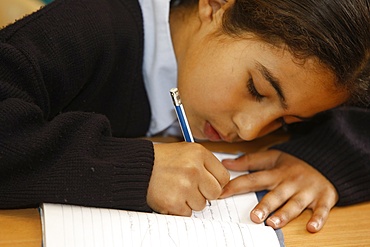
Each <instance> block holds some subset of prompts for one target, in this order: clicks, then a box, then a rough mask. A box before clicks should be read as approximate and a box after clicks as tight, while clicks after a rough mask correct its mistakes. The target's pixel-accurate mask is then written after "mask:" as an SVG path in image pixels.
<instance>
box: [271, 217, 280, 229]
mask: <svg viewBox="0 0 370 247" xmlns="http://www.w3.org/2000/svg"><path fill="white" fill-rule="evenodd" d="M268 220H269V221H271V222H272V223H273V224H274V225H275V227H278V226H279V225H280V223H281V220H280V218H279V217H274V216H272V217H270V218H269V219H268Z"/></svg>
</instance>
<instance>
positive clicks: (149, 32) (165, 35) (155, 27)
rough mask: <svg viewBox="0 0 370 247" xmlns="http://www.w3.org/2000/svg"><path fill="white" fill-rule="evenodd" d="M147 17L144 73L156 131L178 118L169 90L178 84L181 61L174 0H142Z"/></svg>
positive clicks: (152, 125)
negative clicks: (173, 37)
mask: <svg viewBox="0 0 370 247" xmlns="http://www.w3.org/2000/svg"><path fill="white" fill-rule="evenodd" d="M139 3H140V6H141V9H142V12H143V19H144V62H143V75H144V83H145V88H146V91H147V94H148V97H149V102H150V107H151V112H152V119H151V122H150V127H149V130H148V132H147V135H148V136H151V135H154V134H156V133H159V132H161V131H163V130H164V129H166V128H168V127H169V126H170V125H171V124H172V123H173V122H174V121H175V120H176V115H175V112H174V108H173V104H172V100H171V97H170V93H169V90H170V89H171V88H173V87H176V85H177V63H176V57H175V52H174V49H173V45H172V40H171V33H170V25H169V13H170V0H139Z"/></svg>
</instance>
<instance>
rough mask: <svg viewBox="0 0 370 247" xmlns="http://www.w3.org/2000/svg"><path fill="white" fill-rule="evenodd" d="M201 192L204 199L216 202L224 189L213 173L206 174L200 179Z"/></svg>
mask: <svg viewBox="0 0 370 247" xmlns="http://www.w3.org/2000/svg"><path fill="white" fill-rule="evenodd" d="M199 191H200V193H201V194H202V195H203V197H204V198H206V199H209V200H215V199H217V198H219V196H220V195H221V193H222V187H221V185H220V184H219V182H218V181H217V179H216V178H215V177H214V176H213V175H212V174H211V173H209V172H206V173H204V174H203V175H202V177H201V178H200V181H199Z"/></svg>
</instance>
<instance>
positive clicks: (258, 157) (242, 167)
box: [222, 149, 282, 171]
mask: <svg viewBox="0 0 370 247" xmlns="http://www.w3.org/2000/svg"><path fill="white" fill-rule="evenodd" d="M281 153H282V152H281V151H279V150H274V149H271V150H267V151H262V152H256V153H250V154H245V155H242V156H240V157H238V158H236V159H224V160H222V164H223V165H224V166H225V167H226V168H227V169H228V170H232V171H255V170H266V169H270V168H272V167H274V166H275V164H276V161H277V160H278V158H279V157H280V155H281Z"/></svg>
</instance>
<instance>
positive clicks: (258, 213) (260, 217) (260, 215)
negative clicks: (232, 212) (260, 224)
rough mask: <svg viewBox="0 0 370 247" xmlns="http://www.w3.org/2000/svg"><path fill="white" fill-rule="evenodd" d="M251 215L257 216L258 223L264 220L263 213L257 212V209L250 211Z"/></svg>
mask: <svg viewBox="0 0 370 247" xmlns="http://www.w3.org/2000/svg"><path fill="white" fill-rule="evenodd" d="M252 213H253V214H254V215H255V216H257V218H258V219H259V220H260V221H263V219H264V215H263V212H262V211H261V210H258V209H255V210H253V211H252Z"/></svg>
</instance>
